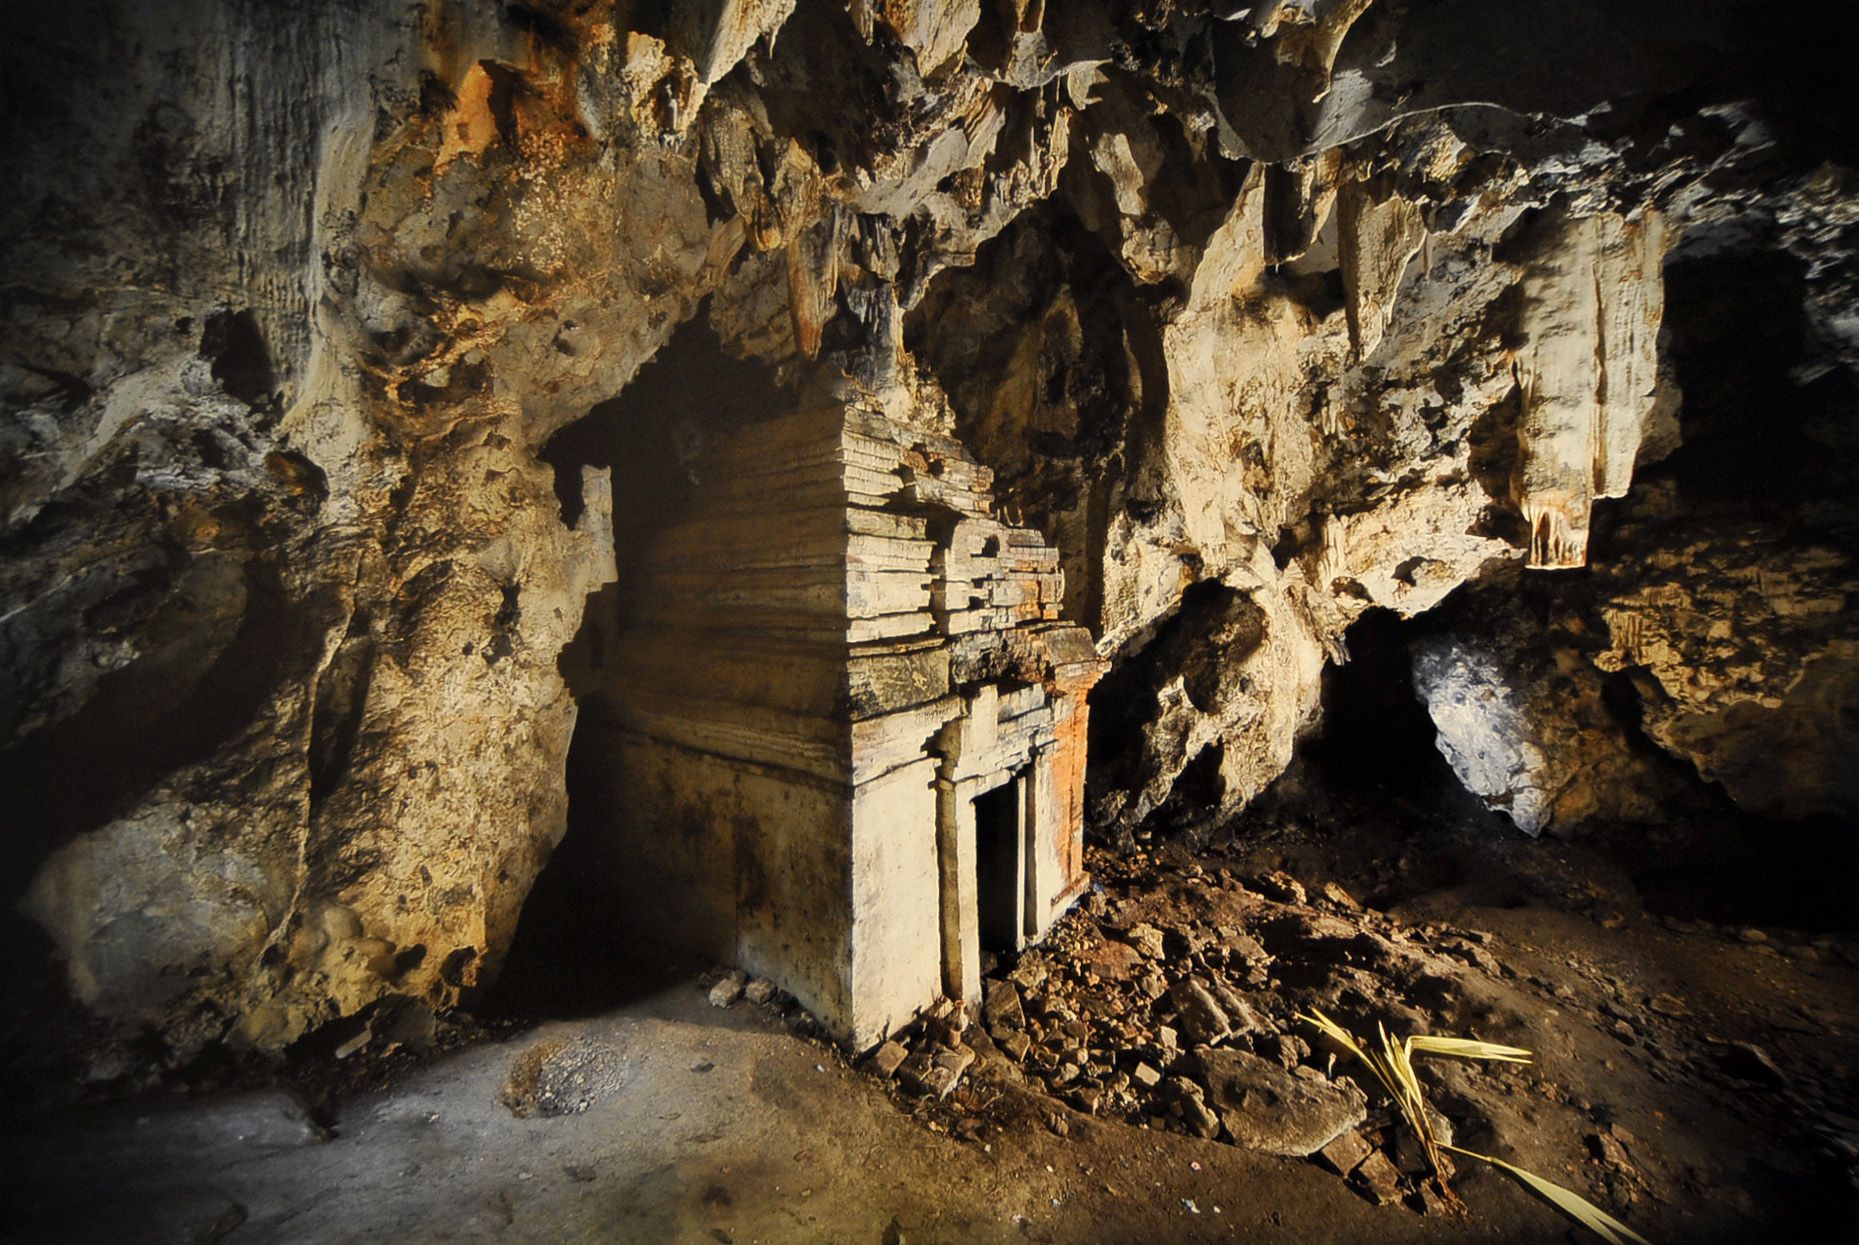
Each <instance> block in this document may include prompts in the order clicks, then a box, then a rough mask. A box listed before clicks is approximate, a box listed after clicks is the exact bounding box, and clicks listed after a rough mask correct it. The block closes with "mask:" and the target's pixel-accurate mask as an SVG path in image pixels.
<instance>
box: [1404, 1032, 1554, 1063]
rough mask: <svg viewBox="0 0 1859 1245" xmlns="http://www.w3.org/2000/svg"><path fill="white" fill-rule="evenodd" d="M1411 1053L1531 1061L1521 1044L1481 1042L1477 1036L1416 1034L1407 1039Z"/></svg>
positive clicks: (1503, 1060) (1511, 1061)
mask: <svg viewBox="0 0 1859 1245" xmlns="http://www.w3.org/2000/svg"><path fill="white" fill-rule="evenodd" d="M1407 1049H1408V1051H1409V1052H1410V1053H1412V1052H1416V1051H1417V1052H1419V1053H1420V1054H1422V1055H1445V1056H1447V1057H1449V1058H1452V1059H1489V1060H1492V1061H1494V1062H1497V1063H1529V1062H1530V1059H1531V1053H1530V1052H1529V1051H1527V1050H1525V1049H1523V1047H1521V1046H1501V1045H1499V1044H1498V1043H1496V1042H1481V1041H1479V1040H1478V1039H1476V1038H1456V1037H1427V1036H1425V1035H1416V1036H1414V1037H1410V1038H1408V1039H1407Z"/></svg>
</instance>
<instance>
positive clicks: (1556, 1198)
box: [1446, 1146, 1652, 1245]
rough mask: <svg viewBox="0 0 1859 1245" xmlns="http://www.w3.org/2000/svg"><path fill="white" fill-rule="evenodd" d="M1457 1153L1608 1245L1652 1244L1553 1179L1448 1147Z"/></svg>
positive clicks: (1471, 1151) (1490, 1158)
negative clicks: (1487, 1167) (1487, 1166)
mask: <svg viewBox="0 0 1859 1245" xmlns="http://www.w3.org/2000/svg"><path fill="white" fill-rule="evenodd" d="M1446 1149H1448V1150H1451V1151H1452V1152H1453V1153H1454V1154H1463V1155H1464V1156H1465V1157H1467V1158H1471V1159H1477V1160H1478V1161H1479V1162H1481V1163H1489V1164H1491V1166H1493V1167H1495V1168H1497V1169H1499V1170H1500V1171H1502V1172H1504V1173H1505V1174H1506V1175H1508V1176H1510V1177H1511V1178H1513V1179H1514V1180H1516V1181H1517V1183H1518V1184H1521V1185H1522V1186H1523V1187H1524V1188H1526V1189H1528V1190H1529V1191H1530V1192H1532V1193H1534V1194H1536V1196H1538V1197H1540V1198H1542V1199H1543V1200H1544V1201H1545V1202H1548V1203H1549V1204H1550V1205H1551V1206H1553V1207H1555V1208H1556V1209H1557V1210H1559V1211H1561V1212H1562V1213H1563V1214H1565V1215H1567V1216H1568V1217H1569V1218H1570V1219H1573V1220H1574V1221H1575V1222H1576V1223H1579V1224H1580V1225H1581V1226H1582V1227H1584V1228H1586V1229H1588V1231H1590V1232H1592V1233H1594V1234H1595V1235H1596V1236H1598V1237H1600V1238H1601V1239H1602V1240H1603V1241H1606V1242H1607V1245H1652V1242H1651V1241H1649V1240H1647V1239H1646V1238H1645V1237H1643V1236H1641V1235H1640V1234H1639V1233H1637V1232H1635V1231H1634V1230H1633V1229H1632V1228H1629V1227H1628V1226H1627V1225H1626V1224H1624V1223H1622V1222H1620V1220H1618V1219H1616V1218H1614V1217H1613V1216H1612V1215H1610V1214H1608V1213H1607V1212H1606V1211H1604V1210H1602V1209H1601V1208H1600V1207H1599V1206H1596V1205H1595V1204H1594V1203H1593V1202H1590V1201H1589V1200H1588V1199H1587V1198H1585V1197H1583V1196H1582V1195H1581V1194H1579V1193H1577V1192H1575V1191H1574V1190H1573V1189H1565V1188H1563V1187H1562V1186H1561V1185H1559V1184H1557V1183H1556V1182H1555V1181H1553V1180H1545V1179H1543V1178H1542V1177H1541V1176H1539V1175H1537V1174H1536V1173H1535V1172H1528V1171H1525V1170H1524V1169H1523V1168H1521V1167H1518V1166H1517V1165H1516V1164H1515V1163H1506V1162H1505V1161H1504V1160H1503V1159H1494V1158H1492V1157H1491V1156H1490V1155H1489V1154H1479V1153H1478V1152H1477V1151H1475V1150H1461V1149H1460V1148H1459V1147H1458V1146H1447V1147H1446Z"/></svg>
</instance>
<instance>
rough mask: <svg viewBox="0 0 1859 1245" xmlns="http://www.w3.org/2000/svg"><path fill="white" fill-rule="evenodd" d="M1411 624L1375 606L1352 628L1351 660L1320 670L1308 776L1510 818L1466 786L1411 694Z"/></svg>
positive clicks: (1416, 803) (1433, 809) (1443, 808)
mask: <svg viewBox="0 0 1859 1245" xmlns="http://www.w3.org/2000/svg"><path fill="white" fill-rule="evenodd" d="M1408 625H1409V624H1407V623H1404V622H1403V621H1402V620H1401V618H1400V616H1399V615H1397V614H1395V613H1394V612H1393V611H1392V610H1386V609H1380V608H1376V609H1371V610H1369V611H1367V612H1366V613H1364V614H1363V615H1362V617H1360V618H1359V619H1357V620H1356V622H1355V624H1354V625H1353V626H1351V627H1350V628H1349V631H1348V634H1347V636H1346V637H1345V639H1346V643H1347V646H1348V652H1349V660H1348V661H1347V662H1345V663H1344V664H1342V665H1340V666H1331V667H1330V668H1329V669H1327V670H1325V671H1324V673H1323V718H1322V726H1321V728H1320V730H1319V733H1318V734H1317V735H1316V737H1315V738H1313V739H1311V740H1310V742H1309V743H1308V744H1306V745H1305V746H1304V749H1303V753H1304V757H1305V759H1306V761H1307V762H1308V765H1309V767H1310V772H1311V774H1312V776H1313V777H1314V778H1316V779H1317V780H1319V781H1321V782H1323V783H1325V784H1326V785H1328V786H1330V787H1331V788H1332V789H1334V790H1338V791H1350V792H1357V793H1370V792H1372V793H1375V794H1376V795H1378V796H1380V797H1383V798H1385V799H1387V800H1390V801H1394V802H1396V803H1397V804H1399V805H1401V806H1404V807H1405V808H1406V809H1408V810H1410V811H1412V812H1414V813H1416V814H1426V815H1435V814H1439V815H1445V816H1448V817H1464V818H1467V819H1469V820H1472V821H1474V822H1478V823H1488V822H1490V821H1492V820H1497V821H1501V822H1503V824H1505V825H1509V822H1508V820H1507V819H1504V818H1499V817H1497V816H1496V815H1495V814H1492V813H1489V812H1488V811H1487V810H1486V809H1485V807H1484V806H1483V805H1482V804H1481V803H1479V801H1478V800H1477V798H1476V797H1474V796H1472V795H1471V794H1470V793H1469V792H1467V791H1466V789H1465V787H1464V786H1463V785H1462V784H1461V783H1460V782H1459V778H1458V775H1456V774H1454V773H1453V772H1452V767H1451V766H1450V765H1448V764H1447V763H1446V758H1445V757H1443V756H1442V755H1440V751H1439V747H1438V745H1437V743H1436V742H1435V741H1436V738H1437V733H1436V732H1435V731H1434V729H1433V719H1432V718H1431V717H1430V716H1429V715H1428V714H1427V711H1426V706H1425V705H1423V704H1421V703H1420V698H1419V697H1418V696H1416V695H1415V694H1414V688H1413V680H1412V669H1413V659H1412V657H1411V655H1410V654H1409V652H1408V648H1407V627H1408Z"/></svg>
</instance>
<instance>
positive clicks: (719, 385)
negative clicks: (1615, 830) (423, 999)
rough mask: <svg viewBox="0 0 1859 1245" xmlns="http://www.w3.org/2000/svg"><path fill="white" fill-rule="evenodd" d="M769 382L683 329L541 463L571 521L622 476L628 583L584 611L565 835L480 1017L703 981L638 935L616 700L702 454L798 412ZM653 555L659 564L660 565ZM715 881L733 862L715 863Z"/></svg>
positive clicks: (546, 1011) (574, 668)
mask: <svg viewBox="0 0 1859 1245" xmlns="http://www.w3.org/2000/svg"><path fill="white" fill-rule="evenodd" d="M792 401H793V399H792V397H791V396H790V395H788V394H787V393H785V392H784V391H782V390H781V389H779V388H778V387H777V386H776V384H775V381H774V373H773V370H772V369H770V368H768V367H766V366H764V365H762V364H759V363H754V362H747V361H744V360H741V359H737V358H734V357H732V356H730V355H729V354H728V353H727V352H726V351H725V350H724V349H723V346H722V344H721V342H719V340H718V339H717V336H716V334H715V332H714V331H712V329H711V328H710V326H709V324H708V322H707V321H706V320H705V319H704V317H703V316H702V315H701V314H700V315H699V316H698V318H696V319H694V320H692V321H690V322H689V323H687V324H685V325H684V326H683V327H681V328H680V329H679V330H678V331H677V332H676V333H675V334H673V336H672V338H671V340H670V341H669V342H667V343H666V344H665V346H664V348H663V349H661V350H660V351H659V352H658V354H657V355H655V356H653V358H652V360H651V361H650V362H649V363H647V364H646V365H645V366H644V367H642V368H641V369H640V370H639V372H638V374H637V375H636V376H635V377H634V378H633V380H632V382H631V383H630V384H628V385H627V387H626V389H625V391H624V392H623V393H622V394H620V395H619V396H617V397H615V398H611V399H609V400H607V401H605V402H602V403H599V404H598V405H596V406H595V407H593V408H592V409H591V410H590V411H589V412H588V414H587V417H586V418H584V419H581V420H578V421H576V422H575V423H573V424H570V425H568V426H567V427H565V428H563V429H562V430H561V431H560V432H558V433H556V435H555V436H554V437H553V438H551V439H550V441H549V442H548V444H547V445H546V446H545V447H544V448H543V450H542V454H541V457H542V459H543V460H544V461H545V462H547V463H548V464H549V465H550V466H551V467H552V468H553V469H554V471H555V491H556V496H557V497H558V498H559V500H560V502H561V506H562V518H563V520H564V521H565V522H568V523H571V524H572V523H576V522H578V521H579V520H580V518H581V515H582V513H583V511H584V510H585V508H586V505H587V499H586V498H585V497H584V496H583V482H582V478H581V469H582V468H583V467H605V468H608V469H610V470H611V472H612V487H613V531H614V546H615V548H614V553H615V560H616V563H617V566H618V570H619V576H618V579H617V581H616V582H615V583H614V584H610V585H608V586H607V587H605V588H603V589H601V590H600V591H599V592H596V593H594V594H593V595H592V596H590V597H589V598H588V602H587V608H586V613H585V615H584V617H583V620H582V625H581V629H580V631H579V632H578V633H577V635H576V636H575V638H574V640H573V641H571V642H570V643H569V645H568V646H567V648H566V649H565V650H564V651H563V653H562V657H561V661H560V665H561V669H562V673H563V676H564V677H565V678H566V680H567V682H568V685H569V688H570V690H571V691H572V692H573V693H574V695H575V698H576V701H577V703H578V705H579V708H580V716H579V719H578V721H577V725H576V730H575V733H574V737H573V739H572V741H571V743H570V745H569V750H568V761H567V791H568V828H567V831H566V833H565V834H564V835H563V838H562V841H561V843H560V844H559V845H558V846H557V847H556V849H555V851H554V853H553V854H552V855H551V856H550V857H549V860H548V863H547V865H545V866H544V868H543V870H542V872H541V874H540V875H539V876H538V877H537V880H536V883H535V885H534V887H533V888H532V889H531V890H530V892H529V895H528V897H527V898H526V899H525V901H524V904H523V911H522V916H521V918H520V920H519V922H518V925H517V932H516V938H515V940H514V942H513V943H512V945H511V948H510V952H509V954H508V956H507V957H506V959H505V961H504V963H503V965H502V967H501V968H500V970H499V972H498V974H497V978H496V980H495V982H493V984H492V985H491V986H490V987H488V988H487V989H486V990H485V991H484V993H483V994H482V996H481V997H480V998H479V999H478V1000H477V1001H476V1003H475V1004H474V1005H473V1009H472V1010H473V1011H474V1012H475V1014H477V1015H478V1016H480V1017H482V1018H485V1019H514V1018H534V1019H540V1018H568V1017H578V1016H590V1015H595V1014H598V1013H600V1012H604V1011H608V1010H611V1009H612V1008H615V1007H618V1006H621V1005H622V1004H624V1003H627V1002H628V1001H631V1000H633V999H636V998H639V997H641V996H643V995H647V994H650V993H653V992H656V991H657V990H660V989H662V988H664V987H666V986H668V985H670V984H672V983H673V982H675V981H677V980H680V979H682V978H687V977H688V976H689V975H690V973H691V971H692V970H693V968H695V967H699V965H698V964H696V963H695V962H694V961H692V960H691V959H690V958H689V957H686V956H684V955H682V954H680V953H678V952H676V951H674V950H672V945H673V944H675V943H676V942H678V941H679V939H678V937H677V931H675V930H663V931H659V930H650V929H648V930H641V929H640V928H639V925H638V923H637V921H636V920H635V919H634V918H633V917H632V915H631V913H630V912H629V910H628V909H629V905H628V904H627V903H625V902H624V901H623V900H622V898H621V896H622V894H623V893H624V891H625V886H624V885H623V883H627V882H630V884H631V885H632V886H634V887H635V888H636V887H637V886H638V880H637V879H636V878H631V876H630V873H629V871H636V870H638V869H640V868H641V867H643V866H642V865H641V863H640V862H639V861H638V860H633V859H628V858H627V856H626V854H625V853H624V852H623V851H622V850H621V848H620V846H619V844H620V842H621V838H622V833H621V832H622V829H623V827H624V826H625V825H626V819H627V818H628V817H629V816H631V815H632V814H633V812H634V810H632V809H630V808H629V807H628V803H627V801H628V795H629V793H628V792H626V791H624V790H620V789H618V787H617V784H616V778H615V763H614V758H613V755H612V751H611V750H612V747H613V741H614V739H615V733H616V727H615V711H614V707H613V701H614V699H615V698H616V697H618V696H621V695H623V694H624V692H625V685H624V682H623V680H624V678H625V676H624V675H622V674H620V673H619V670H620V666H621V661H622V658H623V657H624V656H625V655H626V653H627V645H628V642H629V635H637V634H643V633H642V632H636V631H635V629H636V628H642V627H651V626H652V625H654V622H653V611H654V610H655V609H656V608H658V602H657V601H656V600H655V598H654V593H653V590H652V585H653V584H654V583H655V582H660V581H662V579H663V578H664V576H665V572H666V568H665V565H664V561H663V557H662V556H661V555H658V554H655V541H656V539H657V537H658V535H659V534H660V533H663V532H665V531H666V530H667V529H670V528H672V527H674V526H676V525H678V524H680V523H686V522H690V521H693V520H699V519H701V518H702V516H701V515H700V514H699V513H698V509H697V504H698V502H699V500H700V499H701V498H703V497H704V496H705V495H706V494H705V489H704V482H705V465H706V455H708V454H711V453H713V452H715V451H716V449H717V448H718V445H719V441H720V438H719V437H718V436H717V433H718V432H719V431H720V430H722V429H726V428H730V427H740V426H742V425H744V424H747V423H752V422H754V421H757V420H760V419H765V418H768V417H769V416H770V415H773V414H776V413H780V412H783V411H786V410H788V409H791V404H792ZM655 557H658V561H656V562H655V561H654V560H653V559H654V558H655ZM715 867H716V868H717V869H719V870H727V869H733V868H734V862H732V861H727V860H722V861H717V862H715Z"/></svg>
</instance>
